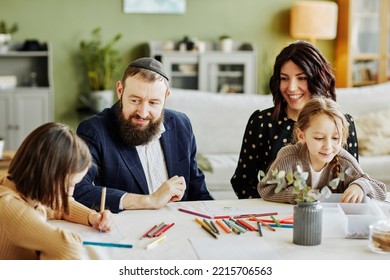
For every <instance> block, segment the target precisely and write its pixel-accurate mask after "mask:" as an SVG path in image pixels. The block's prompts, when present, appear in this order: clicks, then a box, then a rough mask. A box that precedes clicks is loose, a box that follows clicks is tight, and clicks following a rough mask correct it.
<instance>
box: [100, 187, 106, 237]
mask: <svg viewBox="0 0 390 280" xmlns="http://www.w3.org/2000/svg"><path fill="white" fill-rule="evenodd" d="M106 191H107V188H106V187H103V188H102V196H101V198H100V209H99V213H100V214H103V212H104V208H105V205H106ZM101 232H102V229H101V228H99V233H101Z"/></svg>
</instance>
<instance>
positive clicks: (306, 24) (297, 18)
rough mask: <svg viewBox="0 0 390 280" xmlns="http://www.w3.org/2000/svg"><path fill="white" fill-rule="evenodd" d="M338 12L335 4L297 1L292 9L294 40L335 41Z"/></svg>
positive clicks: (291, 23) (291, 22) (292, 34)
mask: <svg viewBox="0 0 390 280" xmlns="http://www.w3.org/2000/svg"><path fill="white" fill-rule="evenodd" d="M337 11H338V6H337V4H336V3H335V2H329V1H297V2H295V3H294V4H293V6H292V8H291V18H290V20H291V21H290V33H291V36H292V37H294V38H300V39H310V40H311V42H312V43H315V41H316V39H334V38H336V34H337Z"/></svg>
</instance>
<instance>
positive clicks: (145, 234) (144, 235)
mask: <svg viewBox="0 0 390 280" xmlns="http://www.w3.org/2000/svg"><path fill="white" fill-rule="evenodd" d="M156 227H157V225H154V226H153V227H152V228H151V229H149V230H148V231H147V232H145V233H144V234H143V235H142V236H141V238H140V239H143V238H145V237H146V236H148V234H149V233H150V232H151V231H152V230H154V229H155V228H156Z"/></svg>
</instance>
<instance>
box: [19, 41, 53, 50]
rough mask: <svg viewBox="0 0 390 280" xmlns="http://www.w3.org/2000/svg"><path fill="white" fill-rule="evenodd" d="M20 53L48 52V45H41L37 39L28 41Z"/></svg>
mask: <svg viewBox="0 0 390 280" xmlns="http://www.w3.org/2000/svg"><path fill="white" fill-rule="evenodd" d="M20 51H24V52H28V51H47V44H46V43H40V42H39V41H38V40H36V39H28V40H26V41H24V43H23V45H22V47H21V48H20Z"/></svg>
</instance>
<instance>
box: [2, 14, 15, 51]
mask: <svg viewBox="0 0 390 280" xmlns="http://www.w3.org/2000/svg"><path fill="white" fill-rule="evenodd" d="M16 31H18V25H17V24H16V23H14V24H12V25H8V24H7V23H6V22H5V21H4V20H2V21H0V52H6V51H8V49H9V43H10V42H11V38H12V34H13V33H15V32H16Z"/></svg>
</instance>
